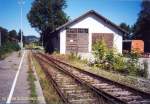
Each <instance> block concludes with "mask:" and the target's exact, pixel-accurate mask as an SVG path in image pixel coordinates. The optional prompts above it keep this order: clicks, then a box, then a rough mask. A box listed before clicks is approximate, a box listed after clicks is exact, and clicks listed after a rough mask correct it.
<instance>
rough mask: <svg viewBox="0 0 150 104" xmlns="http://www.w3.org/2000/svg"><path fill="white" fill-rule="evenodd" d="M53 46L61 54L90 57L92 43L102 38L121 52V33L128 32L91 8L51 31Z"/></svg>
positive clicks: (109, 45)
mask: <svg viewBox="0 0 150 104" xmlns="http://www.w3.org/2000/svg"><path fill="white" fill-rule="evenodd" d="M53 34H55V37H54V38H53V39H52V41H53V48H54V49H55V50H57V51H59V52H60V53H61V54H66V53H70V52H74V53H77V54H79V55H80V56H82V57H85V58H90V57H91V55H92V45H93V44H94V43H95V41H96V40H100V39H102V38H104V40H105V42H106V44H107V45H108V47H110V48H112V47H115V48H116V49H117V50H118V52H120V53H122V40H123V35H126V34H128V33H127V32H126V31H125V30H123V29H121V28H120V27H118V26H117V25H116V24H114V23H113V22H111V21H110V20H108V19H106V18H105V17H103V16H101V15H100V14H98V13H97V12H95V11H93V10H91V11H88V12H87V13H85V14H83V15H82V16H80V17H78V18H77V19H75V20H73V21H71V22H68V23H66V24H64V25H62V26H60V27H58V28H57V29H56V31H54V32H53Z"/></svg>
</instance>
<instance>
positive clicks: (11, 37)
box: [0, 27, 25, 45]
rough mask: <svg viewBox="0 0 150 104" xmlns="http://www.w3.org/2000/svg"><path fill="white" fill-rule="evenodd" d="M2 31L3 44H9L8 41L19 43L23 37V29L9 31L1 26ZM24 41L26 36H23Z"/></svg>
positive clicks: (0, 30)
mask: <svg viewBox="0 0 150 104" xmlns="http://www.w3.org/2000/svg"><path fill="white" fill-rule="evenodd" d="M0 33H1V43H2V45H5V44H7V43H8V42H16V43H18V42H19V41H20V39H21V31H19V32H18V33H17V32H16V30H10V31H8V30H7V29H6V28H4V27H0ZM23 41H25V36H23Z"/></svg>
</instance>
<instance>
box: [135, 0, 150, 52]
mask: <svg viewBox="0 0 150 104" xmlns="http://www.w3.org/2000/svg"><path fill="white" fill-rule="evenodd" d="M134 34H135V35H134V38H135V39H142V40H144V42H145V51H149V52H150V46H146V45H147V44H150V1H148V0H143V1H142V4H141V11H140V13H139V17H138V19H137V22H136V27H135V33H134Z"/></svg>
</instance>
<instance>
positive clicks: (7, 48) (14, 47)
mask: <svg viewBox="0 0 150 104" xmlns="http://www.w3.org/2000/svg"><path fill="white" fill-rule="evenodd" d="M19 50H20V47H19V45H18V44H17V43H15V42H7V43H5V44H4V45H3V46H1V47H0V59H2V58H3V57H4V55H5V54H7V53H10V52H12V51H19Z"/></svg>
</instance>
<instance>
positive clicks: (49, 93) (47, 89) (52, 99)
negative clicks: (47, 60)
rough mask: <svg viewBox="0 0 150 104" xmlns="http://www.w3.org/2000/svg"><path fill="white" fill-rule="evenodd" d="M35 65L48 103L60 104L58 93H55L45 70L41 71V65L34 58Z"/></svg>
mask: <svg viewBox="0 0 150 104" xmlns="http://www.w3.org/2000/svg"><path fill="white" fill-rule="evenodd" d="M33 64H34V66H35V69H36V72H37V75H38V77H39V80H40V84H41V87H42V90H43V94H44V97H45V100H46V103H47V104H60V99H59V96H58V95H57V92H56V91H55V89H54V88H53V86H52V85H51V84H49V81H48V79H47V77H46V75H45V73H44V72H43V70H42V69H41V67H40V65H39V63H38V62H37V60H36V59H35V58H33Z"/></svg>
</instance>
